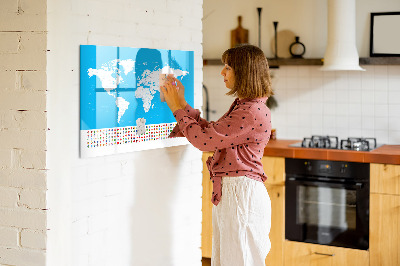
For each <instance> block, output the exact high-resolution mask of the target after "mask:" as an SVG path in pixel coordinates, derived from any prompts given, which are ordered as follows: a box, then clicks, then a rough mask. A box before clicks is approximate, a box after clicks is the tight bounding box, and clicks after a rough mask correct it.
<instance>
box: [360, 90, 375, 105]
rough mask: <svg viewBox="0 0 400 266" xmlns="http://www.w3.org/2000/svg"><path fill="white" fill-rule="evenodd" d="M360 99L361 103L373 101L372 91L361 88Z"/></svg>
mask: <svg viewBox="0 0 400 266" xmlns="http://www.w3.org/2000/svg"><path fill="white" fill-rule="evenodd" d="M361 101H362V103H363V104H369V103H374V91H373V90H372V91H370V90H364V89H363V90H362V91H361Z"/></svg>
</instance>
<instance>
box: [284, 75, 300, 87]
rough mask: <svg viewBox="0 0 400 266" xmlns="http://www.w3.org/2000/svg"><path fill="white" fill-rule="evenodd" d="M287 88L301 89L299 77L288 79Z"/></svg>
mask: <svg viewBox="0 0 400 266" xmlns="http://www.w3.org/2000/svg"><path fill="white" fill-rule="evenodd" d="M286 87H287V88H288V89H296V88H298V87H299V84H298V78H297V77H287V78H286Z"/></svg>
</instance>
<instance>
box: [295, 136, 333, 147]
mask: <svg viewBox="0 0 400 266" xmlns="http://www.w3.org/2000/svg"><path fill="white" fill-rule="evenodd" d="M301 147H305V148H325V149H338V148H339V140H338V137H333V136H312V137H311V138H304V139H303V141H302V142H301Z"/></svg>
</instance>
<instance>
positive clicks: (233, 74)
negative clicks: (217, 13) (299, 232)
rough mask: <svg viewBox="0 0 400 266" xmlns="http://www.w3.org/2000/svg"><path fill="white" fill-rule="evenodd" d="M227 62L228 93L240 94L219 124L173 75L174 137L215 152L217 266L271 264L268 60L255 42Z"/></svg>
mask: <svg viewBox="0 0 400 266" xmlns="http://www.w3.org/2000/svg"><path fill="white" fill-rule="evenodd" d="M222 62H223V63H224V64H225V66H224V68H223V69H222V71H221V75H222V76H223V78H224V82H225V86H226V87H227V88H228V89H229V91H228V93H227V95H233V96H236V97H237V98H236V99H235V101H234V102H233V103H232V105H231V107H230V108H229V110H228V112H226V113H225V114H224V115H223V116H222V117H221V118H220V119H219V120H218V121H216V122H208V121H206V120H204V119H202V118H200V111H199V110H194V109H193V108H192V107H190V106H189V105H188V104H187V103H186V101H185V99H184V88H183V86H182V84H181V83H180V82H179V81H178V80H176V79H173V78H171V77H169V78H168V81H167V82H166V83H165V86H164V87H161V90H162V91H163V93H164V96H165V100H166V102H167V104H168V106H169V108H170V109H171V111H172V112H173V114H174V116H175V118H176V120H177V122H178V124H177V127H175V129H174V130H173V132H172V133H171V137H176V136H185V137H186V138H187V139H188V140H189V141H190V142H191V143H192V144H193V146H195V147H196V148H198V149H200V150H202V151H214V156H212V157H210V158H208V161H207V166H208V169H209V171H210V176H211V180H212V182H213V195H212V199H211V201H212V202H213V204H214V205H215V206H213V215H212V216H213V218H212V220H213V251H212V258H211V261H212V265H215V266H217V265H223V266H224V265H226V266H235V265H246V266H249V265H265V257H266V256H267V254H268V252H269V250H270V246H271V244H270V241H269V236H268V235H269V231H270V225H271V202H270V199H269V196H268V193H267V190H266V188H265V186H264V184H263V182H264V181H265V180H266V178H267V177H266V175H265V173H264V170H263V167H262V164H261V158H262V157H263V152H264V148H265V146H266V145H267V143H268V140H269V136H270V130H271V116H270V111H269V109H268V107H267V106H266V100H267V97H269V96H270V95H272V89H271V82H270V75H269V68H268V62H267V59H266V57H265V55H264V53H263V52H262V51H261V50H260V49H259V48H257V47H255V46H252V45H243V46H239V47H235V48H231V49H228V50H227V51H225V52H224V53H223V55H222Z"/></svg>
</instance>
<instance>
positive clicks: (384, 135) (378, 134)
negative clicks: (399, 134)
mask: <svg viewBox="0 0 400 266" xmlns="http://www.w3.org/2000/svg"><path fill="white" fill-rule="evenodd" d="M374 137H375V138H376V141H377V142H378V145H380V144H381V143H388V142H389V134H388V131H387V130H377V129H376V130H375V132H374Z"/></svg>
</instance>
